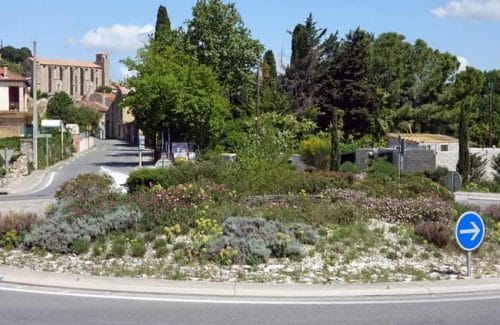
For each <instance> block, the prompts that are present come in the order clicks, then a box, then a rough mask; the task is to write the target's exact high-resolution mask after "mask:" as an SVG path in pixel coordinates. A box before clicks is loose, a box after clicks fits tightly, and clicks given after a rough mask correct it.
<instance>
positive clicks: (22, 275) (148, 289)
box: [0, 267, 500, 298]
mask: <svg viewBox="0 0 500 325" xmlns="http://www.w3.org/2000/svg"><path fill="white" fill-rule="evenodd" d="M0 274H2V275H3V276H4V278H3V280H2V282H4V283H10V284H18V285H19V284H22V285H32V286H43V287H57V288H64V289H79V290H95V291H107V292H121V293H140V294H160V295H194V296H226V297H227V296H232V297H276V298H279V297H281V298H285V297H286V298H307V297H316V298H335V297H369V296H372V297H373V296H400V295H405V296H406V295H412V296H417V295H426V296H429V295H435V294H464V293H465V294H467V293H473V292H488V291H489V292H493V291H499V290H500V279H496V278H492V279H479V280H445V281H434V282H429V281H423V282H406V283H376V284H341V285H339V284H331V285H328V284H327V285H321V284H319V285H309V284H303V285H301V284H292V285H289V284H263V283H230V282H188V281H167V280H154V279H137V278H124V277H123V278H122V277H100V276H87V275H75V274H65V273H50V272H42V271H31V270H27V269H17V268H8V267H0Z"/></svg>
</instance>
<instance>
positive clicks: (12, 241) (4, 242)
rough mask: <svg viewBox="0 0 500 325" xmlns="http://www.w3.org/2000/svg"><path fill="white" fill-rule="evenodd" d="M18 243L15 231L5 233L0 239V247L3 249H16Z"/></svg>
mask: <svg viewBox="0 0 500 325" xmlns="http://www.w3.org/2000/svg"><path fill="white" fill-rule="evenodd" d="M18 242H19V238H18V236H17V231H16V230H15V229H13V230H10V231H7V232H6V233H5V234H4V235H3V237H2V239H1V240H0V246H2V247H5V248H13V247H16V246H17V244H18Z"/></svg>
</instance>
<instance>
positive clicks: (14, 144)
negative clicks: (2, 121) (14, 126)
mask: <svg viewBox="0 0 500 325" xmlns="http://www.w3.org/2000/svg"><path fill="white" fill-rule="evenodd" d="M4 148H7V149H14V150H15V151H19V150H21V138H19V137H8V138H0V149H1V150H3V149H4ZM0 159H1V157H0ZM2 162H3V159H2Z"/></svg>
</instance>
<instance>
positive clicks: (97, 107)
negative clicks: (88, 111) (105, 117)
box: [83, 100, 108, 113]
mask: <svg viewBox="0 0 500 325" xmlns="http://www.w3.org/2000/svg"><path fill="white" fill-rule="evenodd" d="M83 104H85V105H86V106H87V107H89V108H92V109H93V110H95V111H98V112H102V113H106V112H107V110H108V107H106V106H105V105H103V104H100V103H98V102H94V101H88V100H85V101H83Z"/></svg>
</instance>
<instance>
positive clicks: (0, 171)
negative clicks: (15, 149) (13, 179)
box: [0, 161, 5, 178]
mask: <svg viewBox="0 0 500 325" xmlns="http://www.w3.org/2000/svg"><path fill="white" fill-rule="evenodd" d="M2 163H3V162H1V161H0V164H2ZM4 176H5V168H4V167H0V178H2V177H4Z"/></svg>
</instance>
